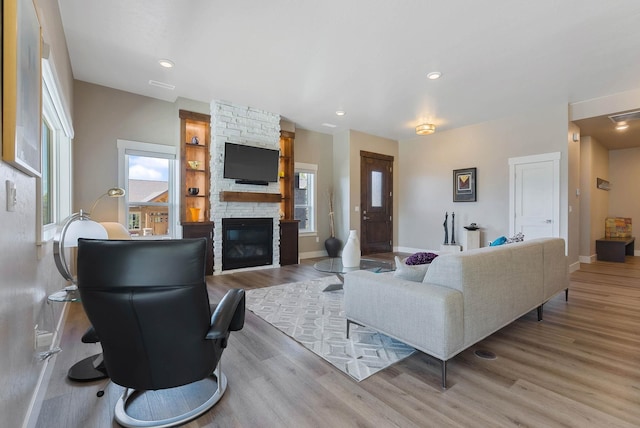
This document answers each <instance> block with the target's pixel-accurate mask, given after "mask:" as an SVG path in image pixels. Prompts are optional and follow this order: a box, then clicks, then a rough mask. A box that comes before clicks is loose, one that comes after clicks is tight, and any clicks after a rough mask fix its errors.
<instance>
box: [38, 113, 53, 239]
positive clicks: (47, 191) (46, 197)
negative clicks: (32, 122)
mask: <svg viewBox="0 0 640 428" xmlns="http://www.w3.org/2000/svg"><path fill="white" fill-rule="evenodd" d="M51 134H52V131H51V126H50V125H49V124H48V123H47V121H46V119H45V118H44V116H43V117H42V175H41V180H42V181H41V187H42V191H41V194H42V226H45V227H46V226H47V225H49V224H52V223H55V216H54V214H53V174H52V172H53V167H54V165H53V156H52V151H53V144H52V141H51V139H52V135H51Z"/></svg>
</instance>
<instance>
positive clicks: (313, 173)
mask: <svg viewBox="0 0 640 428" xmlns="http://www.w3.org/2000/svg"><path fill="white" fill-rule="evenodd" d="M317 173H318V165H314V164H307V163H300V162H296V164H295V174H294V185H293V187H294V189H293V198H294V209H293V211H294V213H293V218H294V219H296V220H300V223H299V224H298V227H299V229H300V233H316V178H317Z"/></svg>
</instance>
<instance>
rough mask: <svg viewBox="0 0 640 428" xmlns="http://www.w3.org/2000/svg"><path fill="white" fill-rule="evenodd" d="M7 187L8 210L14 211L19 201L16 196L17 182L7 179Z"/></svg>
mask: <svg viewBox="0 0 640 428" xmlns="http://www.w3.org/2000/svg"><path fill="white" fill-rule="evenodd" d="M5 184H6V187H7V211H9V212H14V211H15V210H16V204H17V203H18V200H17V196H16V183H14V182H13V181H11V180H7V181H5Z"/></svg>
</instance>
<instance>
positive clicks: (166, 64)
mask: <svg viewBox="0 0 640 428" xmlns="http://www.w3.org/2000/svg"><path fill="white" fill-rule="evenodd" d="M158 63H159V64H160V65H161V66H163V67H164V68H173V66H174V65H175V64H174V63H173V61H171V60H170V59H161V60H158Z"/></svg>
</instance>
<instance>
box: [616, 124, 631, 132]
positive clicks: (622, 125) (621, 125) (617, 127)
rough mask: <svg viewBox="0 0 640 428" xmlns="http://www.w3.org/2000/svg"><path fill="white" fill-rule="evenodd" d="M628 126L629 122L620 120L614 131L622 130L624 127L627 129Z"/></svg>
mask: <svg viewBox="0 0 640 428" xmlns="http://www.w3.org/2000/svg"><path fill="white" fill-rule="evenodd" d="M628 127H629V124H628V123H627V122H620V123H619V124H618V125H617V126H616V131H624V130H625V129H627V128H628Z"/></svg>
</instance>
